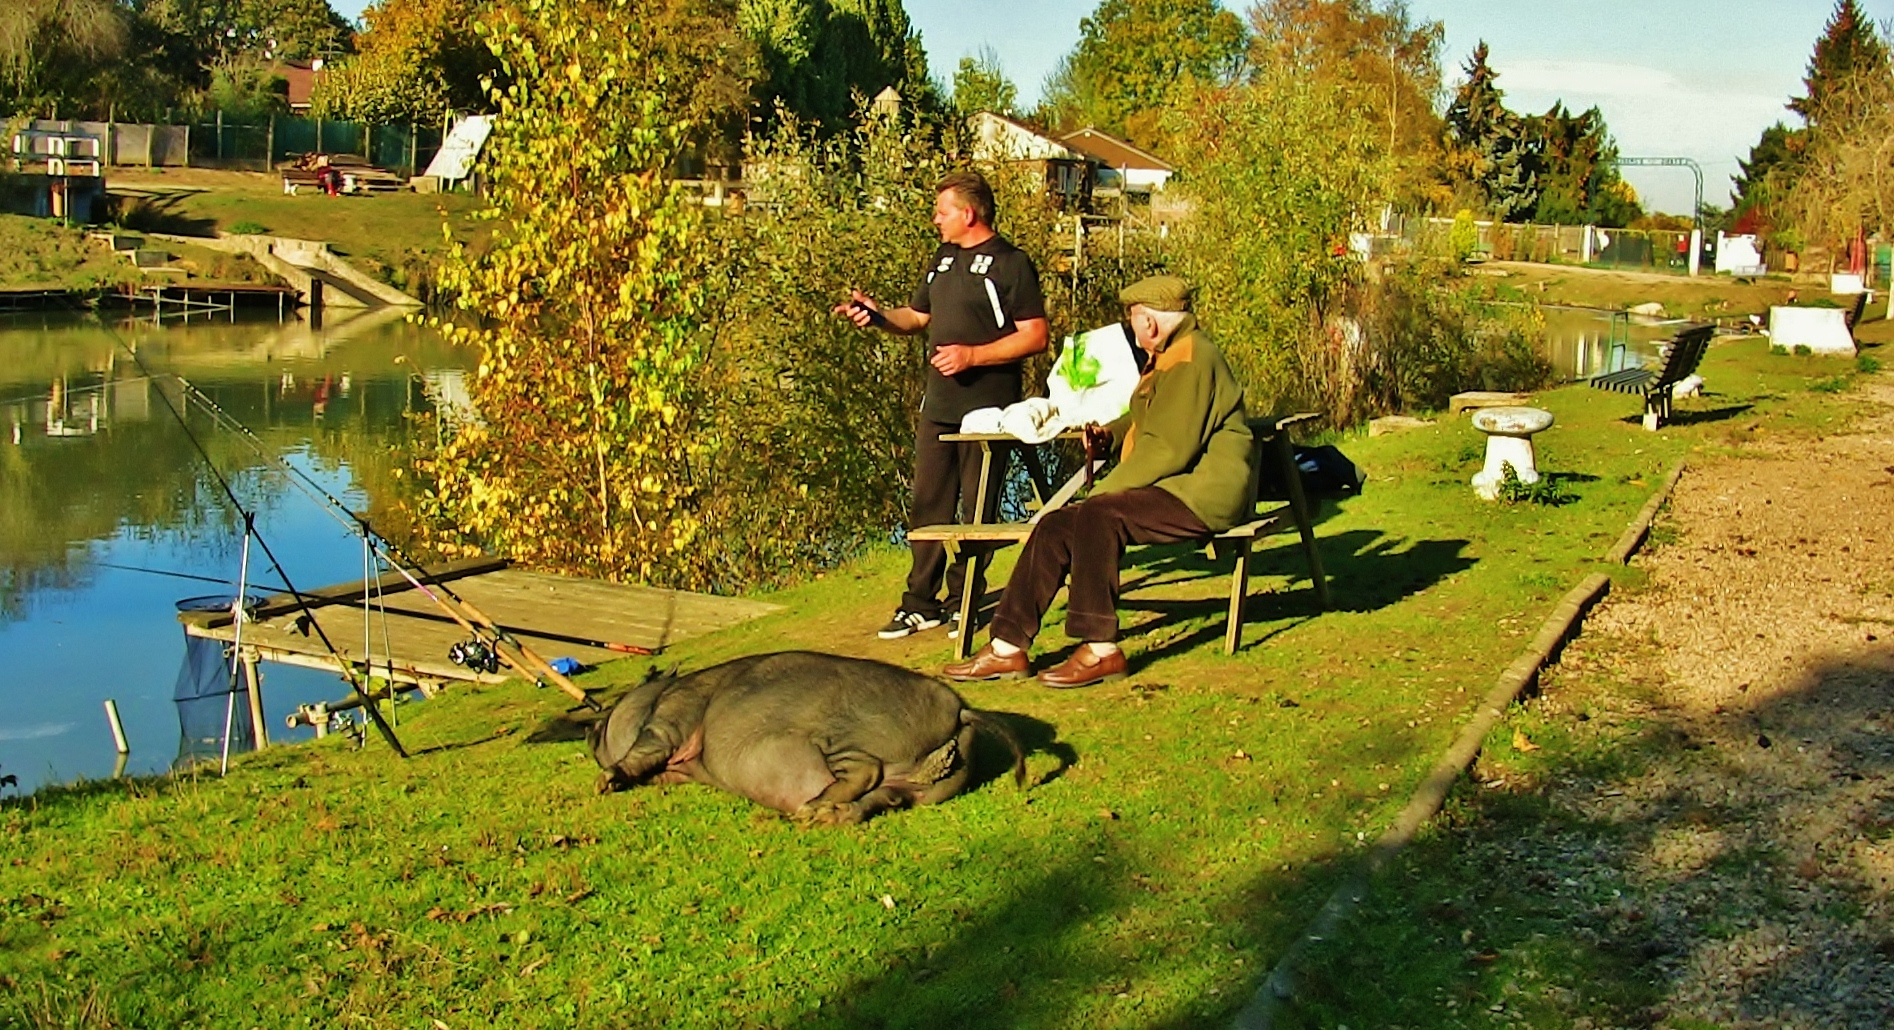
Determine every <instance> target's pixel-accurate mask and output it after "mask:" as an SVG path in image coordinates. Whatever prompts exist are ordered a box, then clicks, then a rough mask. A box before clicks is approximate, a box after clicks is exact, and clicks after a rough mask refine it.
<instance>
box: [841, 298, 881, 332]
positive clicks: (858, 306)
mask: <svg viewBox="0 0 1894 1030" xmlns="http://www.w3.org/2000/svg"><path fill="white" fill-rule="evenodd" d="M832 313H833V314H837V315H841V316H842V317H843V318H846V319H848V320H849V321H851V322H853V323H855V328H857V329H866V328H868V327H869V326H876V325H881V326H885V325H886V324H887V319H886V318H884V317H883V316H882V314H881V306H880V305H879V304H876V303H875V299H874V298H873V297H870V296H869V295H867V294H866V293H863V292H862V291H860V290H855V289H851V290H849V291H848V299H847V300H845V301H843V302H842V303H840V304H837V305H835V307H834V308H833V309H832Z"/></svg>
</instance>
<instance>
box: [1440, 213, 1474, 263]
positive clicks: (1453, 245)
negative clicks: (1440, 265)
mask: <svg viewBox="0 0 1894 1030" xmlns="http://www.w3.org/2000/svg"><path fill="white" fill-rule="evenodd" d="M1447 246H1448V248H1449V249H1450V250H1452V251H1453V257H1454V260H1455V261H1462V262H1464V261H1465V260H1466V259H1467V258H1470V257H1472V256H1473V252H1474V251H1475V250H1477V249H1479V246H1480V229H1479V226H1476V225H1474V224H1473V212H1471V211H1469V210H1467V209H1466V208H1461V209H1460V211H1459V212H1458V213H1457V214H1455V215H1454V216H1453V228H1452V229H1449V230H1448V231H1447Z"/></svg>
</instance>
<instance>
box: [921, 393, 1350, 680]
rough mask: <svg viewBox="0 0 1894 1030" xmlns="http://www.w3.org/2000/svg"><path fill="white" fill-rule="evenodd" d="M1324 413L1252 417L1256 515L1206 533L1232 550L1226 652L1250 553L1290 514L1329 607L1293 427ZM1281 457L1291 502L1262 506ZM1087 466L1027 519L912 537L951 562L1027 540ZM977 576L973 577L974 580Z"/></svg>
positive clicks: (1234, 641)
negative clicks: (1270, 467)
mask: <svg viewBox="0 0 1894 1030" xmlns="http://www.w3.org/2000/svg"><path fill="white" fill-rule="evenodd" d="M1317 417H1319V416H1317V415H1315V414H1312V413H1305V414H1300V415H1290V416H1287V417H1283V418H1272V419H1251V420H1250V422H1249V426H1250V434H1251V438H1252V443H1251V447H1252V450H1251V452H1250V483H1249V496H1250V499H1251V500H1250V509H1251V511H1252V512H1253V513H1254V514H1255V516H1256V517H1254V518H1252V519H1251V520H1249V521H1248V522H1245V523H1243V524H1242V525H1239V526H1233V527H1231V528H1229V529H1227V530H1224V531H1223V532H1221V533H1217V534H1214V535H1212V536H1209V537H1206V538H1205V539H1204V540H1203V541H1202V544H1203V547H1204V549H1205V551H1206V552H1207V553H1208V554H1209V556H1210V557H1212V558H1213V559H1220V558H1223V557H1226V556H1232V557H1233V559H1234V560H1233V561H1232V567H1231V570H1230V591H1229V598H1230V610H1229V615H1228V618H1227V621H1226V623H1225V626H1224V632H1223V653H1224V654H1235V653H1236V649H1237V646H1238V645H1239V644H1240V643H1241V642H1242V635H1243V602H1244V600H1245V599H1246V598H1247V597H1248V595H1249V573H1250V558H1251V556H1252V554H1253V553H1254V549H1255V543H1256V541H1257V540H1259V539H1261V538H1263V537H1265V536H1268V535H1270V534H1272V533H1275V532H1278V531H1279V530H1280V529H1281V528H1283V518H1284V516H1285V515H1288V516H1291V517H1293V519H1294V520H1295V523H1296V528H1297V529H1298V530H1299V531H1300V533H1301V536H1302V550H1303V553H1304V555H1305V556H1306V557H1307V558H1308V561H1309V575H1310V579H1311V580H1312V581H1313V582H1314V586H1315V596H1316V599H1317V601H1318V602H1319V603H1320V604H1321V606H1322V607H1323V608H1327V607H1328V606H1329V596H1328V577H1327V576H1326V575H1325V574H1324V573H1323V571H1322V556H1321V554H1320V553H1319V552H1318V551H1317V550H1316V546H1315V525H1314V522H1313V521H1312V516H1311V514H1310V508H1309V502H1308V497H1307V495H1306V494H1305V493H1304V492H1303V490H1302V475H1301V473H1300V472H1299V471H1298V470H1297V469H1296V464H1295V452H1294V449H1293V447H1292V444H1291V440H1290V436H1289V430H1290V429H1291V427H1293V426H1296V425H1299V424H1301V423H1304V422H1308V421H1311V420H1313V419H1315V418H1317ZM1271 460H1273V461H1276V462H1278V463H1279V465H1280V466H1281V468H1282V471H1283V476H1284V479H1285V480H1286V481H1287V483H1288V484H1289V501H1288V503H1286V504H1273V505H1272V506H1271V507H1269V508H1268V509H1267V510H1264V511H1257V509H1256V498H1257V496H1258V494H1259V493H1260V491H1261V485H1262V470H1263V463H1264V462H1265V461H1271ZM1104 464H1105V462H1104V461H1103V460H1102V459H1101V460H1099V461H1097V462H1095V463H1094V464H1093V466H1092V471H1093V472H1094V473H1096V472H1097V471H1098V470H1099V468H1100V467H1102V466H1103V465H1104ZM1083 480H1084V475H1083V470H1081V472H1080V474H1078V475H1074V476H1073V477H1072V478H1071V479H1069V480H1067V482H1066V484H1065V485H1064V486H1063V487H1061V488H1060V490H1059V492H1058V493H1056V494H1054V495H1052V496H1051V497H1049V498H1047V499H1046V500H1045V502H1044V503H1043V504H1042V505H1041V506H1040V509H1039V512H1038V513H1037V514H1035V515H1034V516H1033V517H1032V518H1031V519H1030V520H1028V521H1026V522H975V523H968V524H955V525H938V526H921V527H918V528H915V529H912V530H909V531H908V539H910V540H935V541H939V542H940V543H941V545H942V546H943V547H945V548H946V550H947V560H948V563H949V564H952V563H953V562H955V561H957V560H959V557H960V551H961V549H962V548H963V547H965V546H966V545H968V544H974V545H979V544H988V545H995V546H998V547H1004V546H1007V545H1009V544H1016V543H1022V542H1024V541H1025V540H1026V538H1027V537H1030V536H1031V535H1032V532H1033V530H1034V529H1035V528H1037V527H1038V525H1039V520H1040V519H1042V518H1044V517H1045V516H1046V513H1047V512H1050V511H1053V510H1054V509H1056V508H1060V507H1062V506H1064V505H1065V504H1066V503H1067V502H1068V501H1070V500H1071V499H1072V497H1073V496H1074V495H1075V494H1076V493H1077V492H1078V490H1079V489H1080V487H1081V486H1082V485H1083ZM973 560H975V561H979V562H984V561H985V560H986V555H984V554H981V555H976V556H974V558H973ZM971 581H972V578H971V577H969V582H971ZM975 600H976V599H975V598H974V597H973V592H972V591H970V590H969V591H964V592H963V593H962V596H961V598H960V627H961V630H960V636H959V637H958V638H957V639H956V640H955V641H954V657H955V658H965V657H967V655H968V653H969V650H970V647H969V641H971V640H972V638H973V616H974V602H975Z"/></svg>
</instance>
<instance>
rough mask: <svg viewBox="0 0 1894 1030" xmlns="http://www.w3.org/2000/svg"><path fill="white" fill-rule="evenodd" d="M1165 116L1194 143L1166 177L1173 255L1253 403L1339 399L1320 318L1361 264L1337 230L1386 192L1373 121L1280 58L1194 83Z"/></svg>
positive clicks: (1340, 380) (1343, 231)
mask: <svg viewBox="0 0 1894 1030" xmlns="http://www.w3.org/2000/svg"><path fill="white" fill-rule="evenodd" d="M1177 119H1178V124H1177V125H1176V126H1175V129H1174V131H1175V132H1177V133H1178V134H1179V135H1180V137H1187V138H1189V139H1193V140H1197V141H1199V143H1198V146H1197V148H1196V150H1195V152H1194V154H1193V156H1192V159H1191V161H1190V163H1189V164H1188V165H1187V166H1186V168H1185V170H1184V174H1183V175H1180V183H1179V188H1180V189H1181V190H1182V191H1183V192H1184V195H1185V196H1186V197H1187V198H1188V199H1189V201H1190V203H1191V205H1192V213H1191V217H1190V218H1189V220H1188V221H1187V222H1185V223H1184V224H1183V225H1182V226H1181V227H1180V229H1179V232H1178V233H1177V236H1178V257H1179V265H1180V266H1181V271H1182V274H1183V275H1184V276H1185V277H1186V278H1187V279H1189V280H1191V281H1192V282H1193V283H1196V284H1197V288H1198V296H1199V298H1200V301H1199V305H1198V307H1199V308H1200V310H1201V311H1202V313H1203V317H1204V318H1205V320H1206V321H1207V322H1208V323H1209V324H1210V327H1211V328H1212V330H1213V331H1215V332H1216V333H1217V335H1218V342H1219V344H1220V346H1221V348H1222V350H1223V351H1224V354H1225V355H1226V356H1227V357H1228V358H1229V360H1230V364H1231V367H1232V368H1233V369H1235V371H1236V372H1237V375H1238V377H1239V379H1241V380H1242V381H1243V382H1244V384H1245V385H1246V387H1247V388H1248V389H1249V391H1250V394H1249V396H1250V398H1251V400H1252V401H1253V402H1254V403H1255V404H1256V406H1257V407H1256V410H1261V411H1268V410H1272V409H1274V410H1284V409H1281V408H1276V405H1286V404H1303V403H1318V404H1321V405H1322V406H1323V407H1324V408H1325V409H1328V410H1335V409H1337V408H1348V407H1350V406H1351V405H1352V400H1351V399H1350V396H1351V395H1352V390H1351V388H1350V387H1349V386H1348V385H1347V380H1348V379H1349V378H1350V374H1351V373H1350V371H1349V367H1350V366H1349V357H1348V355H1347V354H1346V353H1345V350H1346V348H1340V349H1338V348H1335V347H1333V346H1331V341H1330V340H1329V338H1328V337H1327V335H1326V333H1327V330H1328V316H1329V315H1330V314H1333V313H1334V312H1335V311H1336V310H1337V308H1338V306H1339V302H1340V300H1341V298H1342V296H1343V294H1344V292H1345V290H1346V289H1347V287H1348V286H1349V285H1350V284H1351V283H1353V282H1355V281H1356V280H1357V278H1358V277H1359V276H1360V274H1361V269H1362V263H1361V261H1360V259H1359V258H1357V257H1356V256H1354V255H1353V254H1352V253H1350V252H1349V250H1348V239H1349V235H1350V234H1351V233H1354V232H1360V231H1363V230H1365V229H1366V228H1368V225H1369V220H1370V219H1371V218H1372V217H1373V216H1374V215H1376V214H1377V213H1378V212H1379V211H1380V210H1381V207H1382V206H1383V205H1384V204H1385V203H1387V201H1388V200H1389V199H1390V195H1391V183H1392V175H1391V171H1392V170H1391V167H1390V165H1389V161H1388V157H1387V154H1386V144H1387V138H1386V136H1385V134H1384V132H1385V127H1384V126H1382V125H1380V124H1379V123H1378V121H1377V120H1375V119H1373V118H1372V117H1371V116H1370V115H1369V113H1368V108H1367V107H1366V106H1365V105H1364V104H1363V103H1362V102H1361V99H1360V98H1359V97H1358V95H1357V94H1356V92H1355V87H1353V86H1350V85H1346V84H1340V83H1332V82H1323V81H1320V80H1316V79H1311V78H1308V77H1305V76H1300V75H1296V74H1294V73H1293V72H1292V71H1291V70H1289V69H1286V68H1282V69H1265V70H1264V71H1263V73H1262V74H1260V75H1258V76H1257V77H1255V78H1254V79H1252V80H1251V81H1250V82H1248V83H1245V84H1242V85H1239V86H1234V87H1229V88H1224V89H1216V90H1206V91H1204V92H1203V93H1201V94H1200V95H1199V97H1198V99H1197V100H1196V101H1195V102H1193V103H1191V104H1189V105H1187V106H1186V107H1185V108H1183V109H1182V110H1181V111H1180V113H1179V114H1178V116H1177Z"/></svg>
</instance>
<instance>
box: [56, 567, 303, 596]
mask: <svg viewBox="0 0 1894 1030" xmlns="http://www.w3.org/2000/svg"><path fill="white" fill-rule="evenodd" d="M91 564H92V565H94V566H97V567H98V568H102V569H119V570H121V571H124V572H143V573H146V574H147V575H152V576H170V577H171V578H172V579H190V580H196V581H197V582H199V583H215V584H217V585H218V586H226V587H231V586H236V585H237V583H236V580H231V579H219V578H218V577H216V576H199V575H195V574H193V573H189V572H174V571H172V570H170V569H150V568H146V567H144V566H142V565H121V564H119V563H118V562H110V561H95V562H92V563H91ZM251 585H252V586H260V587H263V588H264V589H266V590H274V591H276V592H277V593H279V594H287V593H289V588H288V587H286V586H279V585H277V584H275V583H258V582H255V581H252V583H251Z"/></svg>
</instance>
